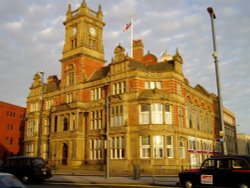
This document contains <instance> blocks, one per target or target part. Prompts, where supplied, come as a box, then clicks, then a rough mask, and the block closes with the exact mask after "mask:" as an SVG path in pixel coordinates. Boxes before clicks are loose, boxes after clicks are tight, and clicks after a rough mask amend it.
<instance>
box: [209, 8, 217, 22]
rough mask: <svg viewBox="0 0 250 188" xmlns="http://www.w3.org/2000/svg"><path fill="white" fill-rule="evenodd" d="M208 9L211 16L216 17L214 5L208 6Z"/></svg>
mask: <svg viewBox="0 0 250 188" xmlns="http://www.w3.org/2000/svg"><path fill="white" fill-rule="evenodd" d="M207 11H208V13H209V14H210V16H211V17H212V18H213V19H215V18H216V16H215V13H214V10H213V8H212V7H208V8H207Z"/></svg>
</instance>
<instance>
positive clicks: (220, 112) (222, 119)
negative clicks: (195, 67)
mask: <svg viewBox="0 0 250 188" xmlns="http://www.w3.org/2000/svg"><path fill="white" fill-rule="evenodd" d="M207 11H208V13H209V15H210V18H211V29H212V35H213V47H214V53H213V57H214V63H215V73H216V82H217V92H218V100H219V101H218V102H219V120H220V128H221V133H222V135H221V136H222V140H221V149H222V153H223V154H224V155H227V146H226V141H225V126H224V118H223V103H222V97H221V92H220V90H221V89H220V73H219V72H220V71H219V60H218V52H217V48H216V36H215V30H214V19H216V16H215V13H214V10H213V8H212V7H208V8H207Z"/></svg>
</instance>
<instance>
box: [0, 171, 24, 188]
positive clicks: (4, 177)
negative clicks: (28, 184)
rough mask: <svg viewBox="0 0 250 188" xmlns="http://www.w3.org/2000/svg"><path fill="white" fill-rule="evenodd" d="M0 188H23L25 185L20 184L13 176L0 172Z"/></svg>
mask: <svg viewBox="0 0 250 188" xmlns="http://www.w3.org/2000/svg"><path fill="white" fill-rule="evenodd" d="M0 187H1V188H9V187H18V188H25V185H23V184H22V182H21V181H19V180H18V179H17V178H16V177H15V176H13V175H12V174H9V173H1V172H0Z"/></svg>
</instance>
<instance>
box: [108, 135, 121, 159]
mask: <svg viewBox="0 0 250 188" xmlns="http://www.w3.org/2000/svg"><path fill="white" fill-rule="evenodd" d="M124 148H125V147H124V137H113V138H111V147H110V151H111V159H123V158H124V154H125V153H124Z"/></svg>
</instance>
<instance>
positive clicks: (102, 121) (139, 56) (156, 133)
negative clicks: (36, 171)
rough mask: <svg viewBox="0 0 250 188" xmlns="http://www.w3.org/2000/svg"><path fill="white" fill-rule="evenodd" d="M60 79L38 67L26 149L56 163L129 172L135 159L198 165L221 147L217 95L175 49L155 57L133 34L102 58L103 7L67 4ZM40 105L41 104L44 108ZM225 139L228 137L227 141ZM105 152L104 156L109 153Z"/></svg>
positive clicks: (144, 166)
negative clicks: (129, 44) (193, 80)
mask: <svg viewBox="0 0 250 188" xmlns="http://www.w3.org/2000/svg"><path fill="white" fill-rule="evenodd" d="M63 24H64V26H65V43H64V47H63V53H62V58H61V60H60V63H61V79H59V78H58V77H57V76H56V75H51V76H48V78H47V81H44V80H43V73H36V74H35V75H34V77H33V82H32V85H31V87H30V91H29V95H28V97H27V115H26V128H25V155H28V156H37V155H40V156H41V157H43V158H45V159H46V160H48V162H49V164H50V165H51V166H53V165H54V166H56V167H57V168H71V169H81V168H83V169H84V168H94V169H99V170H100V169H104V168H105V165H106V161H107V160H106V159H107V158H106V157H107V156H108V158H109V163H110V169H111V170H113V171H115V170H119V171H131V170H132V169H133V166H134V165H139V166H140V168H141V170H142V171H145V172H146V171H151V170H152V169H153V168H154V166H156V165H176V166H185V165H189V166H197V165H199V164H200V163H201V162H202V160H203V159H205V158H207V157H209V156H211V155H214V154H216V153H220V145H221V143H220V142H219V141H220V140H219V139H218V138H219V135H218V133H219V131H220V130H219V128H218V124H219V120H218V114H219V113H218V109H217V106H218V100H217V99H218V98H217V96H216V95H214V94H212V93H209V92H208V91H207V90H206V89H205V88H204V87H202V86H201V85H197V86H195V87H192V86H190V84H189V82H188V79H187V78H186V77H185V76H184V72H183V68H182V66H183V63H184V62H183V59H182V56H181V54H180V52H179V50H178V49H176V53H175V54H174V55H171V54H169V53H167V52H166V53H164V54H163V55H162V56H161V57H160V58H159V59H158V58H157V57H156V56H155V55H153V54H151V53H150V52H148V53H145V52H144V45H143V41H142V40H134V42H133V57H130V56H128V55H127V54H126V52H125V49H124V47H123V46H122V45H121V44H119V45H117V47H116V48H115V49H114V55H113V58H112V60H111V62H108V64H107V65H104V64H105V62H106V61H105V58H104V55H105V54H104V45H105V44H103V29H104V25H105V23H104V20H103V12H102V9H101V6H99V8H98V10H97V11H93V10H91V9H90V8H89V7H88V5H87V4H86V2H85V1H83V2H82V3H81V5H80V6H79V7H78V8H77V9H76V10H72V8H71V6H70V5H69V7H68V10H67V13H66V20H65V21H64V23H63ZM41 107H42V108H41ZM224 119H225V127H226V138H228V141H227V142H228V144H227V147H228V152H229V153H232V154H233V153H236V142H235V124H236V121H235V116H234V114H233V113H232V112H230V110H228V109H226V108H224ZM229 142H230V143H229ZM107 152H108V155H107Z"/></svg>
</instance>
